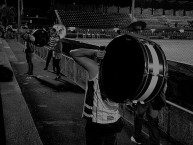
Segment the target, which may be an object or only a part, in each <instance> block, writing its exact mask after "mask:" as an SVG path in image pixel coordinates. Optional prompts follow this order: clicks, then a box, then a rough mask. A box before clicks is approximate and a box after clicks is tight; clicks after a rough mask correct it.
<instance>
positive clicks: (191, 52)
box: [77, 39, 193, 65]
mask: <svg viewBox="0 0 193 145" xmlns="http://www.w3.org/2000/svg"><path fill="white" fill-rule="evenodd" d="M77 40H78V41H81V42H84V43H88V44H92V45H97V46H101V45H108V43H109V42H110V41H111V40H112V39H77ZM152 41H154V42H156V43H157V44H159V45H160V46H161V48H162V49H163V51H164V53H165V55H166V58H167V60H172V61H176V62H181V63H185V64H190V65H193V40H152Z"/></svg>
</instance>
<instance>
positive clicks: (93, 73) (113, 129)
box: [70, 48, 123, 145]
mask: <svg viewBox="0 0 193 145" xmlns="http://www.w3.org/2000/svg"><path fill="white" fill-rule="evenodd" d="M70 55H71V56H72V58H73V59H74V60H75V61H76V62H77V63H78V64H80V65H81V66H82V67H83V68H85V69H86V71H87V72H88V76H89V78H88V81H87V85H86V91H85V100H84V106H83V113H82V117H83V118H85V119H86V127H85V133H86V134H85V135H86V145H117V140H116V136H117V133H118V132H120V131H121V130H122V128H123V120H122V117H121V115H120V112H119V109H120V108H119V107H120V106H119V103H115V102H113V101H111V100H110V99H108V97H104V96H103V94H102V93H101V90H100V88H99V75H100V71H99V67H100V65H99V63H98V61H97V59H100V60H101V61H102V59H103V57H104V56H105V50H95V49H86V48H79V49H74V50H71V51H70ZM93 56H94V58H97V59H92V58H93Z"/></svg>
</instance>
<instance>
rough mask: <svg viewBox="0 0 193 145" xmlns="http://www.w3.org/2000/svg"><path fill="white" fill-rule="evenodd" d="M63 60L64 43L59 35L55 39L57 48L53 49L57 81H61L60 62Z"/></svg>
mask: <svg viewBox="0 0 193 145" xmlns="http://www.w3.org/2000/svg"><path fill="white" fill-rule="evenodd" d="M61 59H62V41H61V39H60V36H59V35H57V36H56V37H55V46H54V47H53V63H54V64H53V65H54V66H55V67H56V75H57V77H56V78H55V80H59V79H60V78H61V74H60V70H61V69H60V61H61Z"/></svg>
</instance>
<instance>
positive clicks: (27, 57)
mask: <svg viewBox="0 0 193 145" xmlns="http://www.w3.org/2000/svg"><path fill="white" fill-rule="evenodd" d="M26 61H27V65H28V70H27V72H26V73H25V74H29V72H30V58H29V54H28V53H26Z"/></svg>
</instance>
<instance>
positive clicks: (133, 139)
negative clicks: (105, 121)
mask: <svg viewBox="0 0 193 145" xmlns="http://www.w3.org/2000/svg"><path fill="white" fill-rule="evenodd" d="M131 141H132V142H134V143H136V144H141V142H137V141H136V140H135V138H134V137H133V136H132V137H131Z"/></svg>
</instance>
